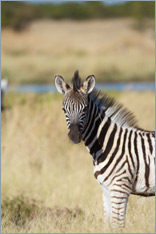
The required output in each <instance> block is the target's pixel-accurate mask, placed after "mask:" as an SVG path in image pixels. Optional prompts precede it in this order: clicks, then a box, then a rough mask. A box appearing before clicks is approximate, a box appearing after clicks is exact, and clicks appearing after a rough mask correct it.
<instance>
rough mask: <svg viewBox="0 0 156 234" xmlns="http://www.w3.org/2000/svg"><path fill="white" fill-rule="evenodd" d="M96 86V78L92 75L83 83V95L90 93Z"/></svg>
mask: <svg viewBox="0 0 156 234" xmlns="http://www.w3.org/2000/svg"><path fill="white" fill-rule="evenodd" d="M94 86H95V77H94V76H93V75H90V76H88V77H87V79H86V80H85V81H84V82H83V85H82V87H81V90H82V92H83V93H86V94H87V93H90V92H92V90H93V89H94Z"/></svg>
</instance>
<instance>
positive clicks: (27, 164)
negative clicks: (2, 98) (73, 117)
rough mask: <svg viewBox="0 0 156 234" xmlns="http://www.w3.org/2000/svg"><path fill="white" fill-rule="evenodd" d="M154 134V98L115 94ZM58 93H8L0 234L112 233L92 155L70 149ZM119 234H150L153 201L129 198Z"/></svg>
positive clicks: (3, 132) (79, 147)
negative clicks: (106, 225)
mask: <svg viewBox="0 0 156 234" xmlns="http://www.w3.org/2000/svg"><path fill="white" fill-rule="evenodd" d="M114 95H115V96H116V97H117V98H118V99H119V100H120V102H122V103H124V104H125V106H127V107H128V108H129V109H130V110H132V111H133V112H134V113H135V115H136V116H137V119H139V123H140V126H141V127H143V128H146V129H149V130H152V129H154V119H155V116H154V106H155V105H154V93H153V92H143V93H135V92H125V93H124V92H123V93H116V94H114ZM61 102H62V97H61V96H60V95H58V94H42V95H35V94H29V95H26V94H18V95H15V94H8V96H6V104H7V106H8V108H7V109H6V111H5V112H4V113H2V123H1V126H2V130H1V135H2V143H1V147H2V148H1V151H2V159H1V164H2V172H1V173H2V174H1V175H2V185H1V188H2V192H1V194H2V223H1V228H2V232H5V233H9V232H10V233H14V232H21V233H22V232H25V233H28V232H29V233H34V232H35V233H42V232H43V233H45V232H47V233H52V232H53V233H54V232H78V233H79V232H83V233H84V232H94V233H97V232H102V233H103V232H112V230H111V229H109V228H107V227H105V226H104V225H103V205H102V191H101V189H100V187H99V185H98V183H97V182H96V180H95V179H94V176H93V165H92V159H91V156H90V155H89V154H88V152H87V150H86V149H85V147H84V145H83V144H79V145H72V144H71V143H70V142H69V140H68V137H67V128H66V124H65V117H64V115H63V113H62V111H61ZM126 223H127V226H126V228H125V229H124V230H123V232H136V233H142V232H145V233H146V232H147V233H151V232H153V233H154V232H155V199H154V198H153V197H152V198H140V197H137V196H133V195H132V196H131V197H130V200H129V203H128V210H127V218H126Z"/></svg>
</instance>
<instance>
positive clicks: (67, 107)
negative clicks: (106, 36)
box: [55, 71, 155, 228]
mask: <svg viewBox="0 0 156 234" xmlns="http://www.w3.org/2000/svg"><path fill="white" fill-rule="evenodd" d="M55 86H56V88H57V90H58V92H60V93H62V94H64V99H63V106H62V109H63V111H64V113H65V117H66V121H67V127H68V129H69V134H68V136H69V139H70V140H71V141H72V142H73V143H79V142H80V141H81V140H82V141H84V144H85V146H86V147H87V149H88V151H89V153H90V154H91V155H92V157H93V165H94V176H95V178H96V179H97V181H98V183H99V184H100V186H101V188H102V191H103V205H104V215H105V218H104V221H105V222H109V223H110V224H111V226H112V227H114V228H116V227H124V225H125V214H126V206H127V201H128V197H129V195H130V194H131V193H132V194H136V195H142V196H153V195H155V132H152V131H146V130H143V129H140V128H138V127H137V125H136V121H135V118H134V117H133V115H132V114H131V113H130V112H128V111H127V110H126V109H124V108H123V107H122V105H120V104H117V103H116V102H115V101H114V99H112V98H109V97H108V96H107V95H103V96H101V94H100V92H98V91H96V90H95V89H94V86H95V77H94V76H93V75H91V76H88V77H87V79H86V80H85V81H84V82H83V83H81V79H80V78H79V75H78V71H76V72H75V74H74V77H73V79H72V86H73V87H70V86H69V85H68V84H67V83H65V81H64V79H63V78H62V77H61V76H59V75H56V77H55Z"/></svg>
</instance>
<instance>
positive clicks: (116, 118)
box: [89, 89, 138, 128]
mask: <svg viewBox="0 0 156 234" xmlns="http://www.w3.org/2000/svg"><path fill="white" fill-rule="evenodd" d="M89 98H90V99H91V100H92V101H93V102H94V103H95V104H96V105H97V106H98V107H99V108H100V109H101V110H103V111H104V112H105V114H106V116H108V117H109V118H110V119H111V120H112V121H113V122H114V123H116V124H117V125H119V126H122V127H133V128H138V126H137V121H136V119H135V116H134V115H133V113H132V112H130V111H128V110H127V109H126V108H124V107H123V105H122V104H119V103H117V102H116V100H115V99H114V98H112V97H109V96H107V94H102V92H101V91H98V90H96V89H94V90H93V91H92V92H91V93H90V94H89Z"/></svg>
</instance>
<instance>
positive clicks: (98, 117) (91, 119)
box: [82, 102, 117, 161]
mask: <svg viewBox="0 0 156 234" xmlns="http://www.w3.org/2000/svg"><path fill="white" fill-rule="evenodd" d="M116 131H117V125H116V124H115V123H113V122H112V121H111V119H110V118H109V117H107V116H106V115H105V112H104V111H103V110H101V109H100V108H99V107H98V106H97V105H96V104H95V103H94V102H91V103H90V105H89V114H88V121H87V125H86V129H85V131H84V133H83V137H82V139H83V141H84V144H85V146H86V148H87V149H88V151H89V152H90V154H91V155H92V157H93V159H94V160H95V161H96V160H99V158H100V157H101V156H103V155H102V154H103V152H104V143H105V140H106V139H107V140H108V138H109V141H110V144H112V142H113V139H114V136H115V132H116ZM105 156H106V153H105Z"/></svg>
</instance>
